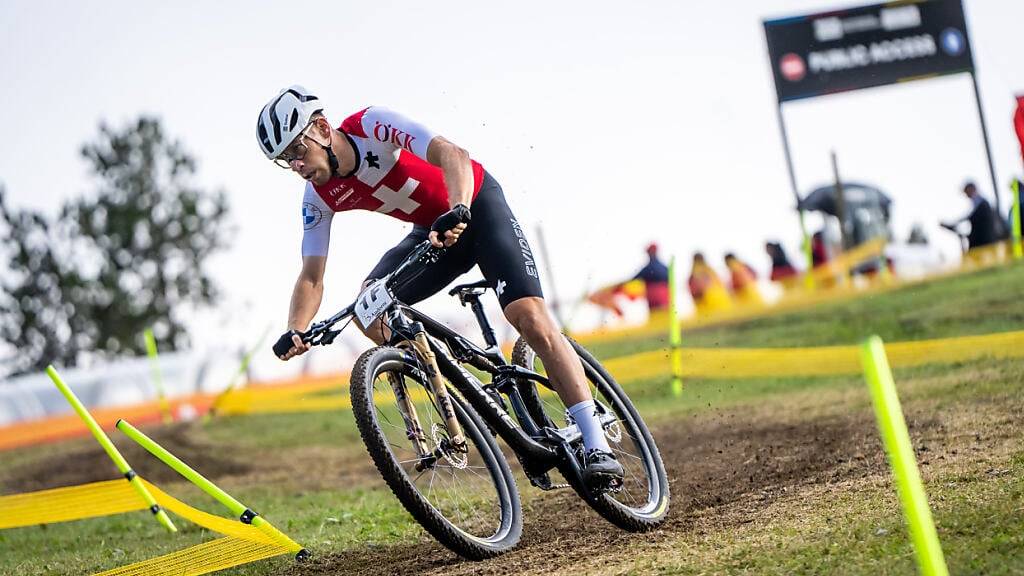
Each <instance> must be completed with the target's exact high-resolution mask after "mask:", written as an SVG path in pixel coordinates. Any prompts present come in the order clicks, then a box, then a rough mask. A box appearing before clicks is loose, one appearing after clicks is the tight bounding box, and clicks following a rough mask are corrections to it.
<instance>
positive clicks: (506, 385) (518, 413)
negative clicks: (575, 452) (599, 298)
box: [385, 303, 560, 469]
mask: <svg viewBox="0 0 1024 576" xmlns="http://www.w3.org/2000/svg"><path fill="white" fill-rule="evenodd" d="M385 316H386V317H388V320H389V322H388V324H389V325H390V327H391V329H392V336H391V341H390V342H389V344H392V345H394V344H398V343H399V342H401V341H404V340H408V339H410V337H411V336H412V334H411V333H410V332H409V331H410V329H414V328H415V327H416V324H419V325H421V326H422V327H423V329H424V330H425V331H426V333H427V334H428V335H430V347H431V349H432V350H433V352H434V354H435V355H436V356H437V365H438V368H440V370H441V374H442V375H443V376H444V377H445V378H446V379H447V380H448V381H449V382H451V383H452V385H453V386H455V389H456V390H458V391H459V393H460V394H461V395H462V397H463V398H465V399H466V400H467V401H468V402H469V403H470V405H472V406H473V408H474V409H475V410H476V411H477V413H479V414H480V416H482V417H483V419H484V420H485V421H486V422H487V423H488V424H489V425H490V426H491V428H492V429H493V430H494V431H495V432H497V434H498V436H500V437H501V438H502V439H503V440H504V441H505V442H506V443H508V445H509V446H511V447H512V449H513V450H515V451H516V453H518V454H519V455H520V456H521V457H523V458H525V459H527V460H529V461H530V463H531V464H535V465H538V466H543V467H544V468H546V469H550V468H552V467H554V466H555V465H556V464H557V462H558V460H559V457H560V456H559V453H558V450H557V447H556V446H555V445H551V444H549V443H548V442H545V440H547V439H548V436H547V435H545V433H544V432H543V431H542V430H540V429H539V428H538V427H537V424H536V423H535V422H534V421H533V419H532V418H531V417H530V415H529V412H528V411H527V409H526V404H525V403H524V402H523V398H522V395H521V394H520V393H519V387H518V386H517V380H518V379H527V380H532V381H534V382H537V383H539V384H541V385H543V386H546V387H548V388H550V387H551V383H550V382H549V381H548V379H547V378H545V377H544V376H541V375H540V374H537V373H536V372H533V371H531V370H527V369H525V368H522V367H520V366H514V365H512V364H509V362H508V361H507V360H506V359H505V357H504V356H503V355H502V354H501V351H500V350H499V349H498V348H497V347H492V348H491V350H483V349H482V348H480V347H479V346H477V345H476V344H474V343H473V342H471V341H470V340H468V339H466V338H464V337H463V336H461V335H459V334H458V333H456V332H455V331H453V330H452V329H450V328H448V327H447V326H445V325H444V324H442V323H440V322H438V321H436V320H434V319H433V318H431V317H429V316H427V315H426V314H424V313H422V312H420V311H419V310H416V309H415V308H410V307H409V306H406V305H404V304H398V303H396V304H395V305H394V306H393V307H392V309H391V310H389V311H388V312H386V313H385ZM483 323H484V325H482V326H481V327H480V328H481V331H483V332H484V333H486V331H487V329H489V328H490V326H488V325H486V319H483ZM449 351H450V352H449ZM462 362H465V363H468V364H470V365H471V366H473V367H474V368H476V369H478V370H480V371H483V372H487V373H489V374H490V375H491V378H492V380H491V382H490V383H489V384H484V383H483V382H481V381H480V380H479V379H478V378H477V377H476V376H474V375H473V373H471V372H470V371H469V370H466V369H465V368H463V367H462ZM488 389H490V390H493V391H494V392H495V393H492V392H490V391H488ZM497 392H500V393H501V394H504V395H506V396H507V397H508V399H509V403H510V404H511V408H512V413H513V414H514V415H515V417H516V418H515V420H513V419H512V417H511V415H510V414H509V412H508V410H506V409H505V408H504V407H503V406H502V404H503V403H504V402H503V401H502V399H501V397H500V396H498V395H497ZM517 420H518V422H519V423H518V424H517V422H516V421H517Z"/></svg>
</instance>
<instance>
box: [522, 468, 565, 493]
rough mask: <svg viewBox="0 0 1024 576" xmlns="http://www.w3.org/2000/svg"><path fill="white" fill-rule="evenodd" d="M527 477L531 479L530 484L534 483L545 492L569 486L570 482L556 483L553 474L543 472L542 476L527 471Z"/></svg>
mask: <svg viewBox="0 0 1024 576" xmlns="http://www.w3.org/2000/svg"><path fill="white" fill-rule="evenodd" d="M526 477H527V478H529V479H530V484H533V485H534V486H536V487H537V488H540V489H541V490H544V491H545V492H548V491H551V490H558V489H559V488H568V487H569V485H568V484H555V483H554V482H552V481H551V476H549V475H548V474H546V473H545V474H541V475H540V476H534V475H532V474H529V473H527V474H526Z"/></svg>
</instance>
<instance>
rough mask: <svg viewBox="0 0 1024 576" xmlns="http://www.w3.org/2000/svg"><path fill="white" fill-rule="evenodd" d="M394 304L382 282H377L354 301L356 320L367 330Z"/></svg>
mask: <svg viewBox="0 0 1024 576" xmlns="http://www.w3.org/2000/svg"><path fill="white" fill-rule="evenodd" d="M392 302H394V299H393V298H392V297H391V294H389V293H388V290H387V288H385V287H384V280H378V281H376V282H374V283H373V284H370V287H369V288H367V289H366V290H363V293H362V294H360V295H359V298H357V299H356V319H357V320H359V324H360V325H361V326H362V327H363V329H366V328H369V327H370V324H373V321H374V320H376V319H377V318H380V315H381V314H383V313H384V311H385V310H387V308H388V306H390V305H391V303H392Z"/></svg>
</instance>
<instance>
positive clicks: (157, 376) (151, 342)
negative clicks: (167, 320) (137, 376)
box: [143, 328, 174, 424]
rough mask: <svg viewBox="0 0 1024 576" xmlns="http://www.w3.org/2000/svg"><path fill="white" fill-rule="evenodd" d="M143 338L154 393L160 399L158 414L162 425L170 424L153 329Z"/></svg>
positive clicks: (144, 334) (169, 411)
mask: <svg viewBox="0 0 1024 576" xmlns="http://www.w3.org/2000/svg"><path fill="white" fill-rule="evenodd" d="M143 336H144V338H145V340H146V353H147V354H148V355H149V363H150V366H151V367H152V368H153V382H154V383H155V384H156V393H157V396H158V397H159V398H160V413H161V414H163V417H164V424H170V423H171V422H172V421H173V420H174V419H173V418H172V417H171V407H170V406H168V405H167V395H166V394H164V379H163V375H162V374H161V373H160V359H159V358H158V357H157V353H156V338H155V337H154V336H153V329H152V328H146V331H145V332H144V333H143Z"/></svg>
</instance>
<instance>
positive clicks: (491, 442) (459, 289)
mask: <svg viewBox="0 0 1024 576" xmlns="http://www.w3.org/2000/svg"><path fill="white" fill-rule="evenodd" d="M443 250H444V249H442V248H435V247H433V246H431V244H430V243H429V241H424V242H423V243H421V244H419V245H418V246H417V247H416V248H415V249H414V250H413V251H412V252H411V253H410V254H409V255H408V256H407V257H406V258H405V260H403V261H402V263H401V264H400V265H399V266H398V267H397V268H396V269H395V271H394V272H392V273H391V274H389V275H387V276H385V277H384V278H381V279H380V280H377V281H376V282H374V283H373V284H371V285H370V286H369V287H367V288H366V289H365V290H363V292H361V293H360V295H359V297H358V298H357V299H356V301H355V302H353V303H352V304H350V305H348V306H346V307H345V308H344V309H342V310H341V311H340V312H338V313H337V314H335V315H334V316H331V317H330V318H328V319H326V320H324V321H321V322H318V323H315V324H314V325H313V326H312V327H311V328H310V329H309V330H308V331H307V332H305V333H304V334H303V335H302V339H303V341H304V342H308V343H310V344H312V345H328V344H331V343H332V342H334V340H335V338H337V336H338V334H340V333H341V331H342V330H344V329H345V327H347V326H348V324H349V323H351V321H352V320H353V319H355V320H356V321H358V322H359V323H360V324H361V325H362V326H363V327H364V329H367V327H369V326H371V325H372V324H373V323H374V322H375V321H376V320H378V319H380V320H381V321H382V324H381V326H382V328H381V329H382V331H383V330H384V328H383V326H386V327H387V330H388V331H389V332H390V334H389V335H388V336H387V338H386V344H385V345H383V346H378V347H375V348H372V349H370V350H367V351H366V352H364V353H363V354H362V355H361V356H360V357H359V359H358V360H357V361H356V364H355V367H354V368H353V369H352V376H351V383H350V385H351V392H350V395H351V400H352V411H353V414H354V415H355V419H356V424H357V426H358V428H359V433H360V435H361V436H362V439H363V441H364V443H365V444H366V449H367V451H368V452H369V454H370V456H371V458H372V459H373V461H374V464H375V465H376V467H377V469H378V470H379V471H380V474H381V475H382V476H383V477H384V480H385V481H386V482H387V484H388V486H389V487H390V488H391V490H392V492H394V494H395V496H396V497H397V498H398V500H399V501H400V502H401V503H402V505H403V506H404V507H405V508H406V510H408V512H409V513H410V514H411V515H412V516H413V518H415V519H416V521H417V522H419V523H420V524H421V525H422V526H423V527H424V528H425V529H426V530H427V532H429V533H430V534H431V535H432V536H433V537H434V538H436V539H437V540H438V541H439V542H441V543H442V544H443V545H445V546H446V547H448V548H449V549H451V550H452V551H454V552H455V553H457V554H459V555H461V556H463V557H465V558H468V559H471V560H482V559H485V558H490V557H493V556H496V555H498V554H501V553H503V552H505V551H508V550H510V549H511V548H513V547H514V546H515V545H516V544H517V543H518V541H519V538H520V535H521V533H522V522H523V521H522V507H521V505H520V500H519V492H518V489H517V487H516V481H515V477H514V476H513V474H512V470H511V468H510V466H509V463H508V460H507V459H506V458H505V455H504V453H503V452H502V450H501V448H499V446H498V443H497V441H496V438H497V437H500V438H501V439H502V440H504V441H505V443H506V444H507V445H508V446H509V448H511V450H512V452H513V453H514V454H515V456H516V458H517V460H518V461H519V463H520V465H521V467H522V470H523V472H524V473H525V475H526V477H527V478H528V479H529V481H530V483H531V484H532V485H534V486H536V487H537V488H540V489H541V490H554V489H557V488H565V487H571V488H572V489H573V490H575V491H576V493H578V494H579V496H581V497H582V498H583V499H584V500H585V501H586V502H587V504H589V505H590V506H591V507H592V508H593V509H594V510H596V511H597V513H598V514H600V515H601V516H603V517H604V518H605V519H607V520H608V521H610V522H611V523H612V524H614V525H616V526H618V527H620V528H622V529H624V530H629V531H634V532H642V531H646V530H650V529H653V528H655V527H656V526H658V525H659V524H660V523H661V522H662V521H664V519H665V516H666V514H667V512H668V507H669V486H668V479H667V477H666V474H665V467H664V464H663V463H662V460H661V455H660V454H659V452H658V447H657V446H656V445H655V443H654V439H653V438H652V437H651V434H650V432H649V431H648V429H647V426H646V425H645V424H644V422H643V419H642V418H641V417H640V414H639V413H638V412H637V410H636V409H635V408H634V407H633V404H632V402H631V401H630V400H629V398H628V397H627V396H626V393H625V392H624V391H623V390H622V388H621V387H620V386H619V385H618V383H616V381H615V379H614V377H612V375H611V374H609V373H608V371H607V370H605V369H604V368H603V367H602V366H601V364H600V362H598V361H597V360H596V359H595V358H594V357H593V356H592V355H591V354H590V353H589V352H587V351H586V350H585V349H584V348H583V347H582V346H580V345H579V344H578V343H576V342H574V341H572V340H571V339H570V340H569V342H570V344H571V345H572V348H573V350H575V352H576V354H577V355H578V356H579V359H580V362H581V363H582V364H583V368H584V372H585V374H586V378H587V380H588V382H589V386H590V390H591V393H592V394H593V396H594V400H595V403H596V406H597V410H598V414H599V421H600V422H601V424H602V426H603V427H604V432H605V435H606V437H607V439H608V442H609V444H610V445H611V446H612V448H613V450H614V453H615V456H616V457H617V458H618V460H619V462H620V464H622V466H623V469H624V471H625V476H624V479H623V482H622V484H621V485H618V486H612V487H603V488H600V489H594V488H591V487H589V486H587V485H586V484H585V483H584V481H583V477H582V465H583V464H582V462H583V447H582V437H581V434H580V432H579V430H578V428H577V427H576V425H575V423H574V422H573V421H572V419H571V417H569V416H568V414H567V413H566V410H565V406H564V405H563V404H562V403H561V401H560V400H559V398H558V396H557V395H556V394H555V393H554V391H553V388H552V385H551V382H550V380H548V378H547V377H546V376H545V372H544V369H543V365H542V363H540V362H539V361H538V359H537V357H536V354H535V353H534V352H533V350H531V349H530V347H529V345H527V344H526V343H525V342H524V341H523V340H522V339H520V340H519V341H518V342H516V344H515V346H514V348H513V352H512V358H511V361H509V360H507V359H506V358H505V357H504V355H503V353H502V351H501V349H500V347H499V346H498V343H497V339H496V338H495V334H494V330H493V329H492V328H491V325H490V323H489V322H488V320H487V317H486V315H485V314H484V310H483V304H482V303H481V301H480V298H481V296H482V295H483V294H485V293H486V291H487V288H488V286H487V284H486V282H484V281H480V282H475V283H471V284H463V285H460V286H456V287H455V288H453V289H452V290H451V291H450V292H449V294H450V295H452V296H457V297H458V299H459V301H460V302H461V303H462V305H463V306H469V307H470V308H471V309H472V311H473V313H474V315H475V317H476V320H477V322H478V323H479V325H480V330H481V332H482V335H483V339H484V341H485V342H486V344H487V347H486V348H481V347H480V346H478V345H476V344H474V343H473V342H471V341H470V340H468V339H467V338H465V337H463V336H462V335H460V334H458V333H457V332H455V331H453V330H451V329H450V328H448V327H447V326H445V325H444V324H442V323H440V322H438V321H436V320H434V319H432V318H430V317H428V316H426V315H425V314H423V313H422V312H419V311H418V310H416V309H415V308H412V307H410V306H407V305H405V304H403V303H401V302H399V301H398V300H397V299H396V298H395V291H396V290H397V288H398V287H400V286H402V285H403V284H404V283H405V282H408V281H409V280H411V279H412V278H414V277H416V276H418V275H419V274H422V273H424V271H425V270H427V268H428V267H429V265H430V264H431V263H433V262H436V261H437V259H438V258H439V257H440V256H441V254H442V253H443ZM342 322H345V323H344V324H343V325H341V326H340V328H336V326H337V325H339V324H340V323H342ZM556 470H557V472H559V473H560V474H561V476H562V477H563V478H564V480H565V483H562V484H560V483H556V482H555V481H554V480H553V479H552V475H551V474H552V473H553V472H554V471H556Z"/></svg>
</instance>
